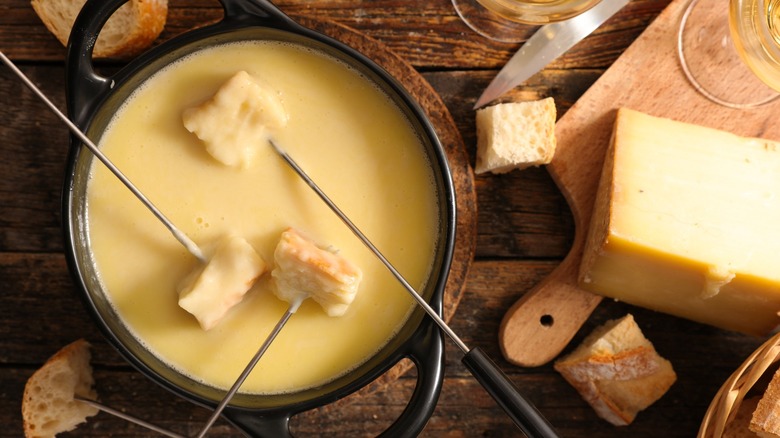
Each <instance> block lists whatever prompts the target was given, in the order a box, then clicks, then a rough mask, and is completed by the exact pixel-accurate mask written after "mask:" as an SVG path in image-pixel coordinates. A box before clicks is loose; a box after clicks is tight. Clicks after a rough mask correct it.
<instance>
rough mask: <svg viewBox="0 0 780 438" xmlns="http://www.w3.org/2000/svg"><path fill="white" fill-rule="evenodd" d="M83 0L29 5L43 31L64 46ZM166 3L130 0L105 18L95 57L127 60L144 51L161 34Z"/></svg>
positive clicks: (47, 0)
mask: <svg viewBox="0 0 780 438" xmlns="http://www.w3.org/2000/svg"><path fill="white" fill-rule="evenodd" d="M85 1H86V0H32V1H31V5H32V7H33V9H34V10H35V12H36V14H38V17H40V19H41V21H42V22H43V24H44V25H45V26H46V28H47V29H49V31H50V32H51V33H52V34H53V35H54V36H55V37H56V38H57V39H58V40H59V41H60V43H62V45H63V46H66V45H67V44H68V39H69V38H70V31H71V28H72V27H73V23H74V21H75V20H76V16H77V15H78V12H79V11H80V10H81V7H82V6H83V5H84V3H85ZM167 16H168V0H130V1H129V2H128V3H126V4H125V5H123V6H122V7H121V8H119V10H118V11H117V12H116V13H114V15H113V16H112V17H111V18H110V19H109V21H108V23H106V25H105V26H104V27H103V29H102V30H101V32H100V35H98V40H97V43H96V44H95V48H94V51H93V53H92V54H93V56H94V57H96V58H129V57H133V56H135V55H138V54H139V53H141V52H143V51H144V50H146V49H147V48H148V47H149V46H151V45H152V43H153V42H154V41H155V40H156V39H157V37H158V36H159V35H160V33H161V32H162V30H163V28H164V27H165V22H166V19H167Z"/></svg>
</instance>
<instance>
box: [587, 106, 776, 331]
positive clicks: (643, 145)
mask: <svg viewBox="0 0 780 438" xmlns="http://www.w3.org/2000/svg"><path fill="white" fill-rule="evenodd" d="M579 281H580V285H581V287H583V288H584V289H587V290H589V291H592V292H595V293H598V294H601V295H604V296H607V297H612V298H616V299H618V300H621V301H625V302H627V303H630V304H634V305H637V306H642V307H646V308H650V309H654V310H658V311H661V312H666V313H670V314H672V315H677V316H680V317H684V318H688V319H691V320H694V321H698V322H702V323H706V324H711V325H714V326H717V327H721V328H725V329H730V330H736V331H740V332H744V333H749V334H756V335H762V334H766V333H768V332H769V331H771V330H772V329H773V328H775V327H776V326H777V325H778V323H780V317H778V313H777V312H778V310H780V143H777V142H772V141H768V140H762V139H757V138H743V137H739V136H736V135H733V134H730V133H727V132H723V131H718V130H715V129H710V128H705V127H702V126H695V125H691V124H686V123H682V122H676V121H672V120H668V119H661V118H656V117H653V116H649V115H646V114H642V113H639V112H637V111H633V110H629V109H620V110H619V111H618V114H617V120H616V122H615V127H614V132H613V136H612V142H611V144H610V147H609V149H608V151H607V156H606V159H605V163H604V169H603V171H602V175H601V181H600V183H599V188H598V194H597V198H596V204H595V206H594V213H593V219H592V221H591V228H590V230H589V234H588V237H587V243H586V245H585V250H584V254H583V261H582V265H581V267H580V278H579Z"/></svg>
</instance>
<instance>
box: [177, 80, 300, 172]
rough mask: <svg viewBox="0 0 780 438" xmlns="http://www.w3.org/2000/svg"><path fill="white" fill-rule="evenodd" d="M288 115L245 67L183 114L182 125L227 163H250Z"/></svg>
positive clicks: (278, 98) (283, 125)
mask: <svg viewBox="0 0 780 438" xmlns="http://www.w3.org/2000/svg"><path fill="white" fill-rule="evenodd" d="M288 118H289V116H288V114H287V112H286V111H285V109H284V106H283V105H282V102H281V99H280V96H279V94H278V93H277V92H276V91H274V90H273V89H271V88H270V87H268V86H267V85H265V84H262V83H261V82H260V81H259V80H258V79H257V78H254V77H252V76H250V75H249V73H247V72H245V71H239V72H238V73H236V74H235V75H234V76H233V77H232V78H230V79H229V80H228V81H227V82H225V84H223V85H222V87H220V89H219V90H218V91H217V93H216V94H215V95H214V96H213V97H212V98H211V99H209V100H208V101H206V102H204V103H203V104H201V105H198V106H195V107H192V108H188V109H186V110H185V111H184V113H183V114H182V121H183V122H184V127H185V128H187V130H188V131H190V132H192V133H194V134H195V135H197V136H198V138H199V139H200V140H201V141H203V143H204V144H205V145H206V150H207V151H208V153H209V154H211V156H212V157H214V158H215V159H216V160H218V161H220V162H221V163H223V164H225V165H227V166H233V167H247V166H250V165H251V164H252V162H253V160H254V158H255V156H256V155H257V151H258V149H259V148H261V147H264V146H267V142H268V136H269V134H270V133H271V132H272V131H273V130H274V129H279V128H283V127H285V126H286V125H287V120H288Z"/></svg>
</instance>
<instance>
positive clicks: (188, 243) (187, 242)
mask: <svg viewBox="0 0 780 438" xmlns="http://www.w3.org/2000/svg"><path fill="white" fill-rule="evenodd" d="M0 60H2V61H3V63H4V64H5V65H7V66H8V68H10V69H11V71H13V72H14V73H15V74H16V76H18V77H19V79H21V80H22V82H24V84H25V85H27V87H28V88H29V89H30V90H32V91H33V93H35V94H36V95H37V96H38V97H39V98H40V99H41V100H42V101H43V102H44V103H45V104H46V105H47V106H48V107H49V109H51V110H52V111H53V112H54V114H56V115H57V117H59V118H60V120H62V121H63V122H64V123H65V125H67V127H68V129H70V131H71V132H72V133H73V134H74V135H75V136H76V137H78V138H79V140H81V141H82V142H83V143H84V145H85V146H87V148H89V150H90V151H91V152H92V153H93V154H94V155H95V157H97V158H98V159H99V160H100V161H101V162H102V163H103V164H105V165H106V167H107V168H108V169H109V170H110V171H111V172H112V173H113V174H114V175H115V176H116V177H117V178H119V180H120V181H121V182H122V183H123V184H124V185H125V186H126V187H127V188H128V189H130V191H131V192H132V193H133V194H134V195H135V196H136V197H137V198H138V199H139V200H140V201H141V202H142V203H143V204H144V205H145V206H146V208H148V209H149V210H150V211H151V212H152V214H154V215H155V217H157V219H159V220H160V222H162V223H163V225H165V227H166V228H168V231H170V232H171V234H173V236H174V237H175V238H176V240H178V241H179V242H180V243H181V244H182V245H184V247H185V248H187V251H189V252H190V254H192V255H193V256H195V257H196V258H197V259H198V260H200V261H201V262H204V263H205V262H207V261H208V259H206V256H205V255H204V254H203V251H201V249H200V247H198V245H197V244H196V243H195V242H193V241H192V239H190V238H189V237H188V236H187V235H186V234H185V233H184V232H182V231H181V230H179V229H178V228H176V226H175V225H174V224H173V223H172V222H171V221H170V220H169V219H168V218H167V217H166V216H165V215H164V214H163V213H162V212H161V211H160V210H159V209H158V208H157V207H156V206H155V205H154V204H152V202H151V201H149V199H148V198H147V197H146V196H145V195H144V194H143V193H141V191H140V190H138V188H137V187H136V186H135V185H133V183H132V182H131V181H130V180H129V179H128V178H127V177H126V176H125V175H124V174H123V173H122V172H121V171H120V170H119V169H118V168H117V167H116V166H115V165H114V163H112V162H111V160H109V159H108V157H106V156H105V154H103V152H101V151H100V149H98V147H97V146H96V145H95V144H94V143H93V142H92V140H90V139H89V137H87V136H86V134H84V133H83V132H81V130H80V129H79V128H78V127H77V126H76V125H75V124H74V123H73V122H71V121H70V119H69V118H68V117H67V116H66V115H65V114H63V112H62V111H60V109H59V108H57V107H56V106H55V105H54V104H53V103H52V102H51V101H50V100H49V98H47V97H46V95H44V94H43V92H41V90H40V89H38V87H36V86H35V84H33V83H32V81H31V80H30V79H28V78H27V76H25V74H24V73H22V71H21V70H19V68H17V67H16V65H15V64H14V63H13V62H11V60H10V59H8V58H7V57H6V56H5V54H4V53H3V52H2V51H0Z"/></svg>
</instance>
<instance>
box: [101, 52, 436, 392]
mask: <svg viewBox="0 0 780 438" xmlns="http://www.w3.org/2000/svg"><path fill="white" fill-rule="evenodd" d="M241 70H244V71H246V72H247V73H248V74H250V75H252V76H253V77H261V78H263V79H264V80H265V81H266V83H267V84H268V85H269V86H270V87H272V89H274V90H277V91H278V92H279V93H280V94H279V96H280V98H281V102H282V103H283V105H284V107H285V111H286V112H287V114H288V115H289V120H288V122H287V125H286V127H285V128H284V129H279V130H278V132H276V133H275V139H276V141H278V143H279V144H280V145H281V146H282V147H283V148H284V149H285V151H286V152H288V153H289V154H290V155H291V156H292V157H294V158H295V159H296V161H297V162H298V163H299V164H300V165H301V167H303V168H304V169H305V170H306V171H307V173H308V174H309V175H310V176H311V177H312V179H314V180H315V181H316V182H317V183H318V185H319V186H320V187H321V188H322V190H323V191H325V192H326V193H327V194H328V196H329V197H330V198H331V199H332V200H333V202H335V203H336V204H337V205H338V206H339V208H340V209H342V210H343V211H344V212H345V213H346V214H347V215H349V217H350V219H351V220H352V221H354V223H355V224H357V225H358V226H359V227H360V228H361V230H362V231H363V232H364V233H365V234H366V235H367V236H369V238H371V239H372V242H373V243H374V244H375V245H376V246H377V247H378V248H381V250H382V251H383V253H384V254H385V255H386V257H387V258H388V259H389V260H391V262H392V263H393V264H394V265H395V266H396V268H397V269H398V270H399V271H401V272H402V273H403V275H404V276H406V278H407V279H408V281H409V282H410V283H412V284H413V285H414V286H415V287H417V288H423V287H424V284H425V282H426V279H427V277H428V274H429V273H430V271H431V265H432V262H433V260H434V253H435V247H436V240H437V236H438V225H439V216H438V211H439V207H438V198H437V196H436V190H435V187H434V185H433V183H432V181H434V175H433V171H432V168H431V165H430V163H429V162H428V161H427V159H426V156H425V152H424V149H423V146H422V144H421V141H420V139H419V137H418V136H417V135H416V133H415V131H414V129H413V127H412V125H411V124H410V123H409V121H408V120H407V118H406V117H405V116H404V114H403V113H402V112H401V111H400V109H399V108H398V107H397V106H396V105H395V104H394V103H393V102H392V101H391V100H390V99H389V98H388V97H387V96H386V95H385V94H384V93H382V92H381V91H380V90H379V89H377V88H376V87H375V86H374V85H373V84H372V83H371V82H369V81H368V80H367V79H366V78H365V77H363V76H361V75H359V74H358V73H357V72H356V71H354V70H351V69H349V68H347V67H346V66H345V65H344V64H342V63H341V62H339V61H337V60H335V59H332V58H329V57H326V56H325V55H323V54H320V53H318V52H312V51H310V50H306V49H302V48H300V47H297V46H293V45H287V44H284V43H274V42H265V43H264V42H258V43H245V44H242V43H235V44H226V45H224V46H218V47H215V48H211V49H208V50H204V51H202V52H197V53H195V54H193V55H191V56H190V57H189V58H186V59H183V60H181V61H178V62H177V63H175V64H172V65H171V66H169V67H167V68H166V69H165V70H162V71H160V72H159V73H157V74H156V75H155V76H153V77H152V78H151V79H149V80H148V83H146V84H145V85H144V86H143V87H141V88H139V89H138V90H137V91H136V92H135V93H134V95H133V96H132V97H131V98H130V99H129V100H128V102H127V103H126V104H125V106H124V107H123V108H122V110H121V111H120V112H118V113H117V115H116V116H115V117H116V118H115V120H113V121H112V123H111V126H110V127H109V128H108V129H107V131H106V132H105V133H104V135H103V137H102V138H101V140H100V147H101V149H102V150H103V152H104V153H105V154H106V155H107V156H108V157H109V158H110V159H111V160H112V161H113V162H114V163H115V164H116V165H117V167H119V168H120V169H122V171H123V173H125V175H127V176H128V178H129V179H130V180H132V181H133V182H134V183H135V185H136V186H138V187H139V189H140V190H141V191H142V192H143V193H144V194H145V195H147V197H148V198H149V199H150V200H152V201H153V202H154V203H155V205H156V206H157V207H158V208H159V209H160V210H161V211H163V212H164V213H165V215H166V216H168V218H170V220H171V221H172V222H173V223H174V224H176V225H177V227H178V228H180V229H181V230H182V231H183V232H185V233H186V234H187V235H188V236H189V237H190V238H192V240H194V241H195V242H196V243H197V244H198V245H200V246H201V247H203V248H204V249H206V248H209V247H210V246H211V245H213V244H215V243H216V242H219V241H220V240H221V239H222V238H223V237H224V236H226V235H236V236H239V237H241V238H243V239H245V240H246V242H247V243H248V244H249V245H251V246H252V248H254V250H255V251H256V252H257V253H258V255H259V256H260V257H261V258H262V259H263V260H265V261H266V262H267V263H268V264H271V263H273V260H274V258H273V254H274V249H275V247H276V246H277V244H278V242H279V236H280V235H281V233H282V232H283V231H284V230H285V229H287V228H289V227H294V228H296V229H298V230H300V231H301V232H302V233H304V234H305V235H306V236H307V237H309V238H311V239H312V241H314V242H318V243H320V242H321V243H322V244H323V245H332V246H333V247H334V248H338V249H339V254H341V255H342V256H343V257H345V258H347V259H349V260H350V261H352V262H353V263H355V265H357V266H359V267H360V269H361V270H362V272H363V280H362V281H361V283H360V287H359V288H360V291H359V292H358V293H357V295H356V296H355V298H354V301H353V302H352V303H351V304H350V306H349V308H348V309H347V311H346V312H345V314H344V315H343V316H341V317H338V318H332V317H329V316H328V315H327V314H326V313H325V312H324V311H323V309H322V307H321V306H320V305H319V304H318V303H317V302H315V301H314V300H308V299H307V300H305V301H304V303H303V304H302V305H301V307H300V308H299V309H298V311H297V312H296V313H295V315H294V316H293V317H292V318H290V320H289V321H288V322H287V324H286V325H285V327H284V329H283V330H282V331H281V333H280V334H279V336H278V337H277V338H276V339H275V340H274V342H273V344H272V345H271V346H270V347H269V349H268V351H266V352H265V354H264V356H263V358H262V360H260V361H259V362H258V364H257V366H256V367H255V369H254V371H253V372H252V373H251V374H250V376H249V378H248V379H247V380H246V382H245V383H244V384H243V386H242V387H241V391H242V392H251V393H281V392H289V391H296V390H300V389H302V388H309V387H313V386H317V385H320V384H322V383H324V382H327V381H330V380H332V379H334V378H336V377H338V376H339V375H342V374H344V373H345V372H347V371H349V370H350V369H353V368H354V367H356V366H358V365H359V364H361V363H364V362H365V361H366V360H368V359H369V358H370V357H371V356H372V355H373V354H375V352H376V351H377V350H379V349H380V348H382V347H383V346H384V345H385V344H386V343H387V342H388V340H389V339H391V337H392V336H393V335H394V334H395V333H396V332H397V330H398V329H399V328H400V327H401V326H402V324H403V323H404V322H405V321H406V319H407V318H408V315H409V314H410V312H411V311H412V310H413V309H414V301H413V300H412V299H411V298H410V297H409V294H408V293H407V292H406V291H405V290H404V288H403V287H402V286H401V285H400V284H399V283H398V282H397V281H396V280H395V278H393V276H392V275H391V274H390V272H389V271H388V270H387V269H386V268H385V267H384V265H382V263H381V262H380V261H379V260H378V259H377V258H376V257H374V255H373V254H372V253H371V252H370V251H369V250H368V249H367V248H366V247H365V246H364V245H363V244H362V243H361V242H360V241H359V240H358V239H357V238H356V237H355V236H354V235H353V234H352V232H351V231H350V230H349V228H347V227H346V226H345V225H344V223H342V222H341V220H340V219H339V218H338V216H336V215H335V214H333V212H332V211H330V209H329V208H328V207H327V205H326V204H325V203H324V202H322V200H320V199H319V197H318V196H317V195H316V194H315V193H314V192H313V191H312V190H311V189H310V188H309V187H308V186H307V185H306V183H304V182H303V181H302V180H301V178H299V177H298V176H297V175H296V174H295V173H294V172H293V171H292V170H291V169H290V168H289V166H287V165H286V164H285V163H284V161H282V159H281V158H279V157H278V155H277V154H276V153H275V152H274V151H273V149H272V148H271V146H270V145H267V144H266V145H265V147H263V148H260V149H259V150H258V151H257V155H256V156H255V158H254V162H253V165H252V166H250V167H246V168H240V169H238V168H234V167H229V166H225V165H224V164H222V163H220V162H218V161H216V160H215V159H214V158H213V157H212V156H210V155H209V154H208V153H207V151H206V150H205V148H204V147H203V145H202V143H201V141H200V140H199V139H198V138H197V137H196V136H195V135H193V134H192V133H190V132H188V131H187V130H186V129H185V127H184V126H183V124H182V118H181V117H182V112H184V111H185V110H186V109H187V108H192V107H193V106H195V105H198V104H200V103H202V102H205V101H207V100H208V99H210V98H211V97H212V96H214V95H215V93H217V91H218V90H219V88H220V87H221V86H222V85H223V84H225V82H226V81H227V80H228V79H230V78H231V77H233V75H235V74H236V72H237V71H241ZM312 72H317V74H312ZM91 178H92V179H91V181H90V183H89V187H88V189H87V197H88V211H87V214H88V219H89V241H90V250H91V252H92V255H93V258H94V261H95V264H96V266H97V269H98V271H99V274H100V279H101V282H102V284H103V285H104V287H105V289H106V290H107V294H108V298H109V299H110V300H111V303H112V304H113V306H114V308H115V309H116V311H117V314H118V315H119V316H120V317H121V319H122V321H123V322H124V324H125V325H126V326H127V327H128V329H129V330H130V331H131V332H132V333H133V334H134V335H135V336H136V337H137V339H138V340H139V341H140V342H142V343H143V345H144V346H146V347H147V348H148V350H149V351H150V352H152V353H153V354H154V355H156V356H157V357H158V358H160V359H161V360H163V361H165V362H166V363H168V364H170V366H171V367H174V368H176V369H177V370H180V371H181V372H182V373H184V374H186V375H188V376H190V377H192V378H193V379H196V380H199V381H201V382H204V383H206V384H208V385H212V386H214V387H218V388H229V387H230V386H231V385H232V384H233V382H234V381H235V380H236V377H237V376H238V375H239V374H240V373H241V371H242V370H243V369H244V367H245V366H246V364H247V363H248V362H249V360H250V359H251V358H252V356H254V354H255V353H256V352H257V349H258V348H259V347H260V345H261V344H262V343H263V341H264V340H265V338H266V336H267V335H268V334H269V333H270V332H271V330H272V329H273V328H274V326H275V325H276V323H277V322H278V321H279V319H280V318H281V317H282V315H283V314H284V313H285V311H286V310H287V308H288V306H289V305H288V303H287V302H285V301H282V300H280V299H278V298H277V297H276V296H275V295H274V293H273V279H272V277H271V275H270V273H269V272H266V273H264V274H263V275H262V276H261V277H260V278H259V279H258V280H257V281H256V282H255V283H254V285H253V286H252V288H251V289H250V290H249V291H247V292H246V294H245V295H244V297H243V300H242V301H241V302H240V303H239V304H237V305H235V306H233V307H232V308H231V309H230V310H229V311H228V312H227V313H226V314H225V316H224V318H222V320H221V321H220V322H219V324H217V325H216V326H214V328H212V329H211V330H208V331H205V330H203V329H202V328H201V327H200V326H199V324H198V321H197V320H196V319H195V318H193V316H192V315H191V314H189V313H188V312H187V311H185V310H184V309H182V308H181V307H179V305H178V303H177V299H178V297H177V292H176V286H177V285H178V284H180V283H181V281H182V280H183V279H184V278H185V277H186V276H187V274H188V273H189V272H192V271H193V270H194V269H196V268H197V266H198V264H199V262H198V260H196V259H195V258H194V257H192V255H190V254H189V253H188V252H187V251H186V250H185V249H184V248H183V247H182V245H180V244H179V243H178V242H177V241H176V240H175V239H173V238H172V236H171V234H170V233H169V232H168V231H167V230H166V229H165V227H164V226H162V224H160V223H159V222H158V221H157V220H156V218H155V217H154V216H153V215H152V214H151V213H150V212H149V211H148V210H147V209H146V208H145V207H143V205H142V204H141V203H140V202H138V200H137V199H135V198H134V196H133V195H132V194H131V193H130V191H129V190H127V188H126V187H124V186H123V185H122V184H121V183H120V182H119V181H118V180H117V179H116V178H115V177H114V176H113V175H112V174H111V173H110V172H109V171H108V170H107V169H105V167H104V166H102V165H100V164H99V163H98V162H97V161H96V160H95V164H93V169H92V174H91ZM269 268H271V266H269Z"/></svg>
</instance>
